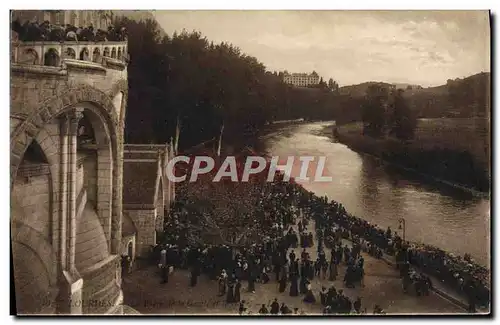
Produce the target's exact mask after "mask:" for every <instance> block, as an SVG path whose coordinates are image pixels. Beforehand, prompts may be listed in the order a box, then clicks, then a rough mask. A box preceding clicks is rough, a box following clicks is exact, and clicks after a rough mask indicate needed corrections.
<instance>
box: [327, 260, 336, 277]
mask: <svg viewBox="0 0 500 325" xmlns="http://www.w3.org/2000/svg"><path fill="white" fill-rule="evenodd" d="M335 280H337V264H335V262H334V261H331V262H330V275H329V277H328V281H335Z"/></svg>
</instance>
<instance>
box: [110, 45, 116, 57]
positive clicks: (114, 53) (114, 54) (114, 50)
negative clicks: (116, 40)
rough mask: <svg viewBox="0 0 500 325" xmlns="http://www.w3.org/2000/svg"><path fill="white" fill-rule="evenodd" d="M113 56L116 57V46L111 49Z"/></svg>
mask: <svg viewBox="0 0 500 325" xmlns="http://www.w3.org/2000/svg"><path fill="white" fill-rule="evenodd" d="M111 58H113V59H116V47H113V49H112V50H111Z"/></svg>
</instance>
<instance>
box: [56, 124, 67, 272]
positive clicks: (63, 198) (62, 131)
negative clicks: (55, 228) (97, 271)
mask: <svg viewBox="0 0 500 325" xmlns="http://www.w3.org/2000/svg"><path fill="white" fill-rule="evenodd" d="M59 121H60V124H59V136H60V141H59V142H60V144H61V148H60V150H59V152H60V160H59V161H60V168H59V186H60V189H59V195H60V199H59V222H60V223H59V231H60V233H59V239H60V243H59V245H60V246H59V250H58V251H59V263H60V265H61V269H62V270H65V269H67V261H68V260H67V256H66V254H67V252H66V248H67V242H66V238H67V237H68V226H67V222H68V218H67V217H68V180H67V177H68V134H69V119H68V116H67V115H66V114H64V115H63V116H62V117H61V119H60V120H59Z"/></svg>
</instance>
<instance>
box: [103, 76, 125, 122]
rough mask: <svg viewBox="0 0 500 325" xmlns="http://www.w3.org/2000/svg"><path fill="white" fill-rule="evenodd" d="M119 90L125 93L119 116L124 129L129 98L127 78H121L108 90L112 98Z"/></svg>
mask: <svg viewBox="0 0 500 325" xmlns="http://www.w3.org/2000/svg"><path fill="white" fill-rule="evenodd" d="M119 92H122V93H123V97H122V104H121V107H120V115H119V116H118V118H119V121H120V124H121V127H120V129H123V128H124V127H125V111H126V109H127V99H128V82H127V80H126V79H120V80H118V81H117V82H115V83H114V84H113V86H112V87H111V90H110V91H109V92H108V96H109V97H110V98H115V97H116V95H118V93H119Z"/></svg>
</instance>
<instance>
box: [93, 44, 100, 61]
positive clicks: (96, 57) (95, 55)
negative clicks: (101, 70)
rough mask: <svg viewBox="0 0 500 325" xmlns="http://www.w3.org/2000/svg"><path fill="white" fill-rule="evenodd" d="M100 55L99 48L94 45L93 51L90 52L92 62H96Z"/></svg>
mask: <svg viewBox="0 0 500 325" xmlns="http://www.w3.org/2000/svg"><path fill="white" fill-rule="evenodd" d="M100 56H101V51H99V48H98V47H96V48H95V49H94V53H93V54H92V61H93V62H97V61H99V57H100Z"/></svg>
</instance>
